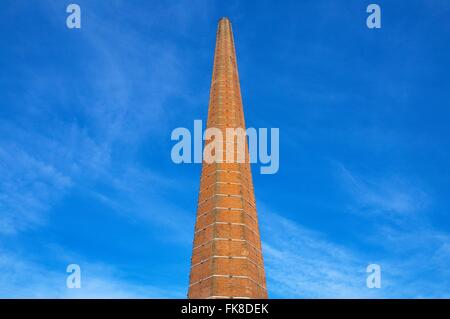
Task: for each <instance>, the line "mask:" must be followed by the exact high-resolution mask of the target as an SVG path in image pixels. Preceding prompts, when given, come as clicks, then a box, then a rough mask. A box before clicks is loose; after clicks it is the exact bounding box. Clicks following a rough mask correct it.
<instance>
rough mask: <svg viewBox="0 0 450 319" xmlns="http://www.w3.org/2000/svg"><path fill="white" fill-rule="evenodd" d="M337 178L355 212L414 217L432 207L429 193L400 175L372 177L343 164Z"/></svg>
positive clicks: (393, 217)
mask: <svg viewBox="0 0 450 319" xmlns="http://www.w3.org/2000/svg"><path fill="white" fill-rule="evenodd" d="M337 175H338V177H339V179H340V181H339V182H340V183H341V185H342V186H343V187H344V189H345V191H346V192H348V193H349V194H350V195H351V196H352V203H351V205H352V207H351V208H352V211H353V212H357V213H361V214H383V216H384V218H392V219H395V218H401V217H408V218H411V215H412V214H420V213H423V212H424V210H426V209H427V208H428V206H429V205H430V199H429V196H428V194H427V193H426V192H425V191H423V190H422V189H421V187H420V186H419V185H417V184H415V183H412V182H410V181H409V180H407V179H405V178H401V177H398V176H392V177H386V176H383V177H382V178H378V179H377V178H369V177H367V176H358V175H357V174H355V173H352V172H350V171H349V170H348V169H347V168H346V167H344V166H343V165H341V164H338V165H337Z"/></svg>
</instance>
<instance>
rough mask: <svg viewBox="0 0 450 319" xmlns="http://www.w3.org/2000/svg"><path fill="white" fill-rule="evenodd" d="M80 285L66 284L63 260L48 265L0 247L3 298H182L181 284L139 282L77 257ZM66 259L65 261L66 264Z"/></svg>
mask: <svg viewBox="0 0 450 319" xmlns="http://www.w3.org/2000/svg"><path fill="white" fill-rule="evenodd" d="M72 260H77V262H76V263H77V264H79V265H80V267H81V288H79V289H78V288H67V286H66V279H67V276H68V275H69V274H68V273H66V269H65V266H66V264H64V263H60V266H61V267H60V268H59V269H55V268H53V269H52V268H49V267H46V266H43V265H40V264H38V263H36V262H34V261H31V260H28V259H26V258H23V257H21V256H18V255H17V254H14V253H11V252H5V251H0V273H1V274H2V275H1V276H0V297H2V298H184V297H185V289H184V287H166V288H161V287H159V286H152V285H148V284H140V283H136V282H133V281H132V280H127V279H126V278H125V277H124V275H123V273H121V272H120V271H119V270H118V269H117V268H115V267H113V266H109V265H106V264H103V263H91V262H89V261H86V260H81V261H80V259H79V258H76V259H72ZM68 264H69V263H67V265H68Z"/></svg>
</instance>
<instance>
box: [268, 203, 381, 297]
mask: <svg viewBox="0 0 450 319" xmlns="http://www.w3.org/2000/svg"><path fill="white" fill-rule="evenodd" d="M264 215H265V217H264V219H263V220H264V221H265V222H264V223H263V224H262V230H263V234H265V235H266V237H265V238H264V243H263V248H264V258H265V265H266V273H267V276H268V287H269V291H271V292H274V293H276V294H277V295H278V296H286V297H288V298H358V297H360V298H363V297H376V296H380V293H379V291H376V290H373V289H368V288H367V287H366V277H367V274H366V273H365V270H366V267H367V265H368V261H369V260H367V259H364V258H363V257H362V256H361V255H360V254H359V253H358V252H354V251H352V250H351V249H349V248H346V247H344V246H341V245H339V244H336V243H334V242H333V240H331V239H328V238H326V236H325V235H324V234H322V233H320V232H317V231H313V230H310V229H307V228H305V227H303V226H301V225H300V224H298V223H295V222H293V221H292V220H289V219H287V218H284V217H281V216H280V215H278V214H274V213H268V212H267V211H264Z"/></svg>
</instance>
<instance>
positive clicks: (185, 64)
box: [0, 0, 450, 298]
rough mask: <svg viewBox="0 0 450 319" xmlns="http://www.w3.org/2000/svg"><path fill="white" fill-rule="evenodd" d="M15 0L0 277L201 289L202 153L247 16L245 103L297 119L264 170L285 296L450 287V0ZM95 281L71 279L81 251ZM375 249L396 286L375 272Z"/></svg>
mask: <svg viewBox="0 0 450 319" xmlns="http://www.w3.org/2000/svg"><path fill="white" fill-rule="evenodd" d="M69 3H70V2H66V1H44V0H41V1H3V2H2V4H1V10H0V36H1V39H2V44H1V49H0V70H1V72H0V96H1V100H0V297H62V298H64V297H67V298H71V297H156V298H170V297H174V298H184V297H185V296H186V292H187V285H188V274H189V263H190V255H191V248H192V237H193V229H194V218H195V217H194V216H195V211H196V201H197V192H198V187H199V179H200V166H199V165H198V164H185V165H176V164H174V163H173V162H172V161H171V158H170V150H171V147H172V146H173V144H174V142H172V141H171V140H170V134H171V131H172V130H173V129H174V128H176V127H187V128H192V126H193V120H194V119H203V120H205V119H206V116H207V105H208V96H209V85H210V79H211V71H212V59H213V50H214V44H215V33H216V25H217V21H218V19H219V18H220V17H221V16H228V17H230V19H231V21H232V23H233V30H234V36H235V42H236V50H237V57H238V65H239V72H240V79H241V89H242V93H243V101H244V110H245V115H246V123H247V125H248V126H252V127H257V128H258V127H268V128H271V127H278V128H279V129H280V170H279V172H278V173H277V174H275V175H260V174H259V167H258V166H257V165H255V167H254V170H253V171H254V176H253V178H254V184H255V192H256V199H257V206H258V212H259V218H260V227H261V236H262V241H263V251H264V257H265V266H266V272H267V281H268V289H269V296H270V297H273V298H318V297H347V298H352V297H364V298H366V297H376V298H392V297H407V298H411V297H450V293H449V291H450V289H449V288H450V269H449V267H448V266H449V264H450V217H449V212H450V200H449V198H450V191H449V190H450V172H449V163H450V128H449V125H448V123H449V118H450V111H449V109H448V107H449V102H448V101H449V99H450V79H449V77H448V74H449V71H450V42H449V41H448V39H449V35H450V3H449V2H448V1H444V0H442V1H439V0H422V1H417V0H410V1H400V0H399V1H395V3H394V2H393V1H376V2H375V3H378V4H379V5H380V6H381V9H382V28H381V29H379V30H369V29H368V28H367V27H366V24H365V20H366V17H367V13H366V7H367V5H368V4H369V3H371V2H369V1H360V0H352V1H343V0H341V1H318V0H315V1H283V2H282V1H258V2H257V3H255V2H251V1H226V2H224V1H220V2H219V1H206V0H205V1H145V2H144V1H92V0H90V1H81V0H80V1H77V2H76V3H78V4H79V5H80V6H81V10H82V28H81V30H69V29H68V28H66V26H65V20H66V17H67V13H66V12H65V8H66V6H67V5H68V4H69ZM70 263H77V264H79V265H80V267H81V269H82V288H81V289H67V288H66V285H65V283H66V276H67V274H66V272H65V270H66V266H67V265H68V264H70ZM370 263H378V264H380V265H381V268H382V288H381V289H368V288H367V287H366V276H367V274H366V273H365V269H366V267H367V265H368V264H370Z"/></svg>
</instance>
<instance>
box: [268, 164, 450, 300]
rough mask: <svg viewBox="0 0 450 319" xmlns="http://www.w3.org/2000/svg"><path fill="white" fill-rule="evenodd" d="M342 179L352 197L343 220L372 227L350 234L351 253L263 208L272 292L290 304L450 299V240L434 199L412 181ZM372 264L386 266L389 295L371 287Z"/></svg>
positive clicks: (344, 174) (330, 237) (345, 174)
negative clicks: (437, 220) (435, 218)
mask: <svg viewBox="0 0 450 319" xmlns="http://www.w3.org/2000/svg"><path fill="white" fill-rule="evenodd" d="M337 175H338V177H339V179H338V182H339V184H340V186H341V187H342V189H343V190H345V192H347V193H348V194H349V195H350V197H349V198H348V200H349V203H348V207H347V211H345V209H344V211H343V212H342V213H343V214H347V213H351V214H352V215H353V216H354V218H355V219H357V220H359V221H361V220H363V221H364V223H365V224H366V225H367V227H365V228H364V229H361V228H360V227H358V228H357V229H355V228H354V227H353V225H349V226H348V228H347V231H348V232H349V234H350V235H351V237H352V238H354V242H353V243H352V244H351V245H350V246H349V245H347V244H343V243H342V242H341V243H338V238H336V234H335V233H332V234H330V233H327V232H323V231H322V232H321V231H319V230H314V229H309V228H307V227H305V226H302V225H301V224H300V223H298V222H294V221H293V220H290V219H287V218H285V217H282V216H281V215H280V214H277V213H273V212H271V209H270V208H268V207H264V205H263V206H261V205H259V207H260V209H259V211H260V213H261V214H260V216H261V217H260V220H261V221H262V233H263V235H264V237H263V239H264V245H263V247H264V256H265V264H266V273H267V276H268V286H269V291H272V292H274V293H275V294H276V295H277V296H286V297H289V298H290V297H298V298H355V297H361V298H405V297H407V298H423V297H426V298H430V297H437V298H440V297H448V296H449V292H448V287H449V286H450V271H449V270H448V264H449V262H450V260H449V256H450V254H449V247H450V244H449V243H450V235H449V234H448V233H446V232H444V231H442V230H438V229H437V228H436V227H434V226H433V224H432V222H431V221H430V218H429V216H428V214H429V211H428V210H429V207H431V206H432V201H431V196H430V195H429V194H428V192H425V191H424V190H423V187H421V185H420V184H418V183H414V184H412V183H410V182H408V180H407V178H395V179H392V178H386V177H385V178H379V179H376V180H375V179H373V178H369V177H367V176H366V175H362V174H356V173H354V172H352V171H350V170H349V169H348V168H346V167H344V166H343V165H339V166H338V170H337ZM261 208H262V209H261ZM344 208H345V206H344ZM371 263H377V264H379V265H381V269H382V288H381V289H369V288H367V287H366V278H367V273H366V272H365V270H366V267H367V265H368V264H371Z"/></svg>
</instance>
